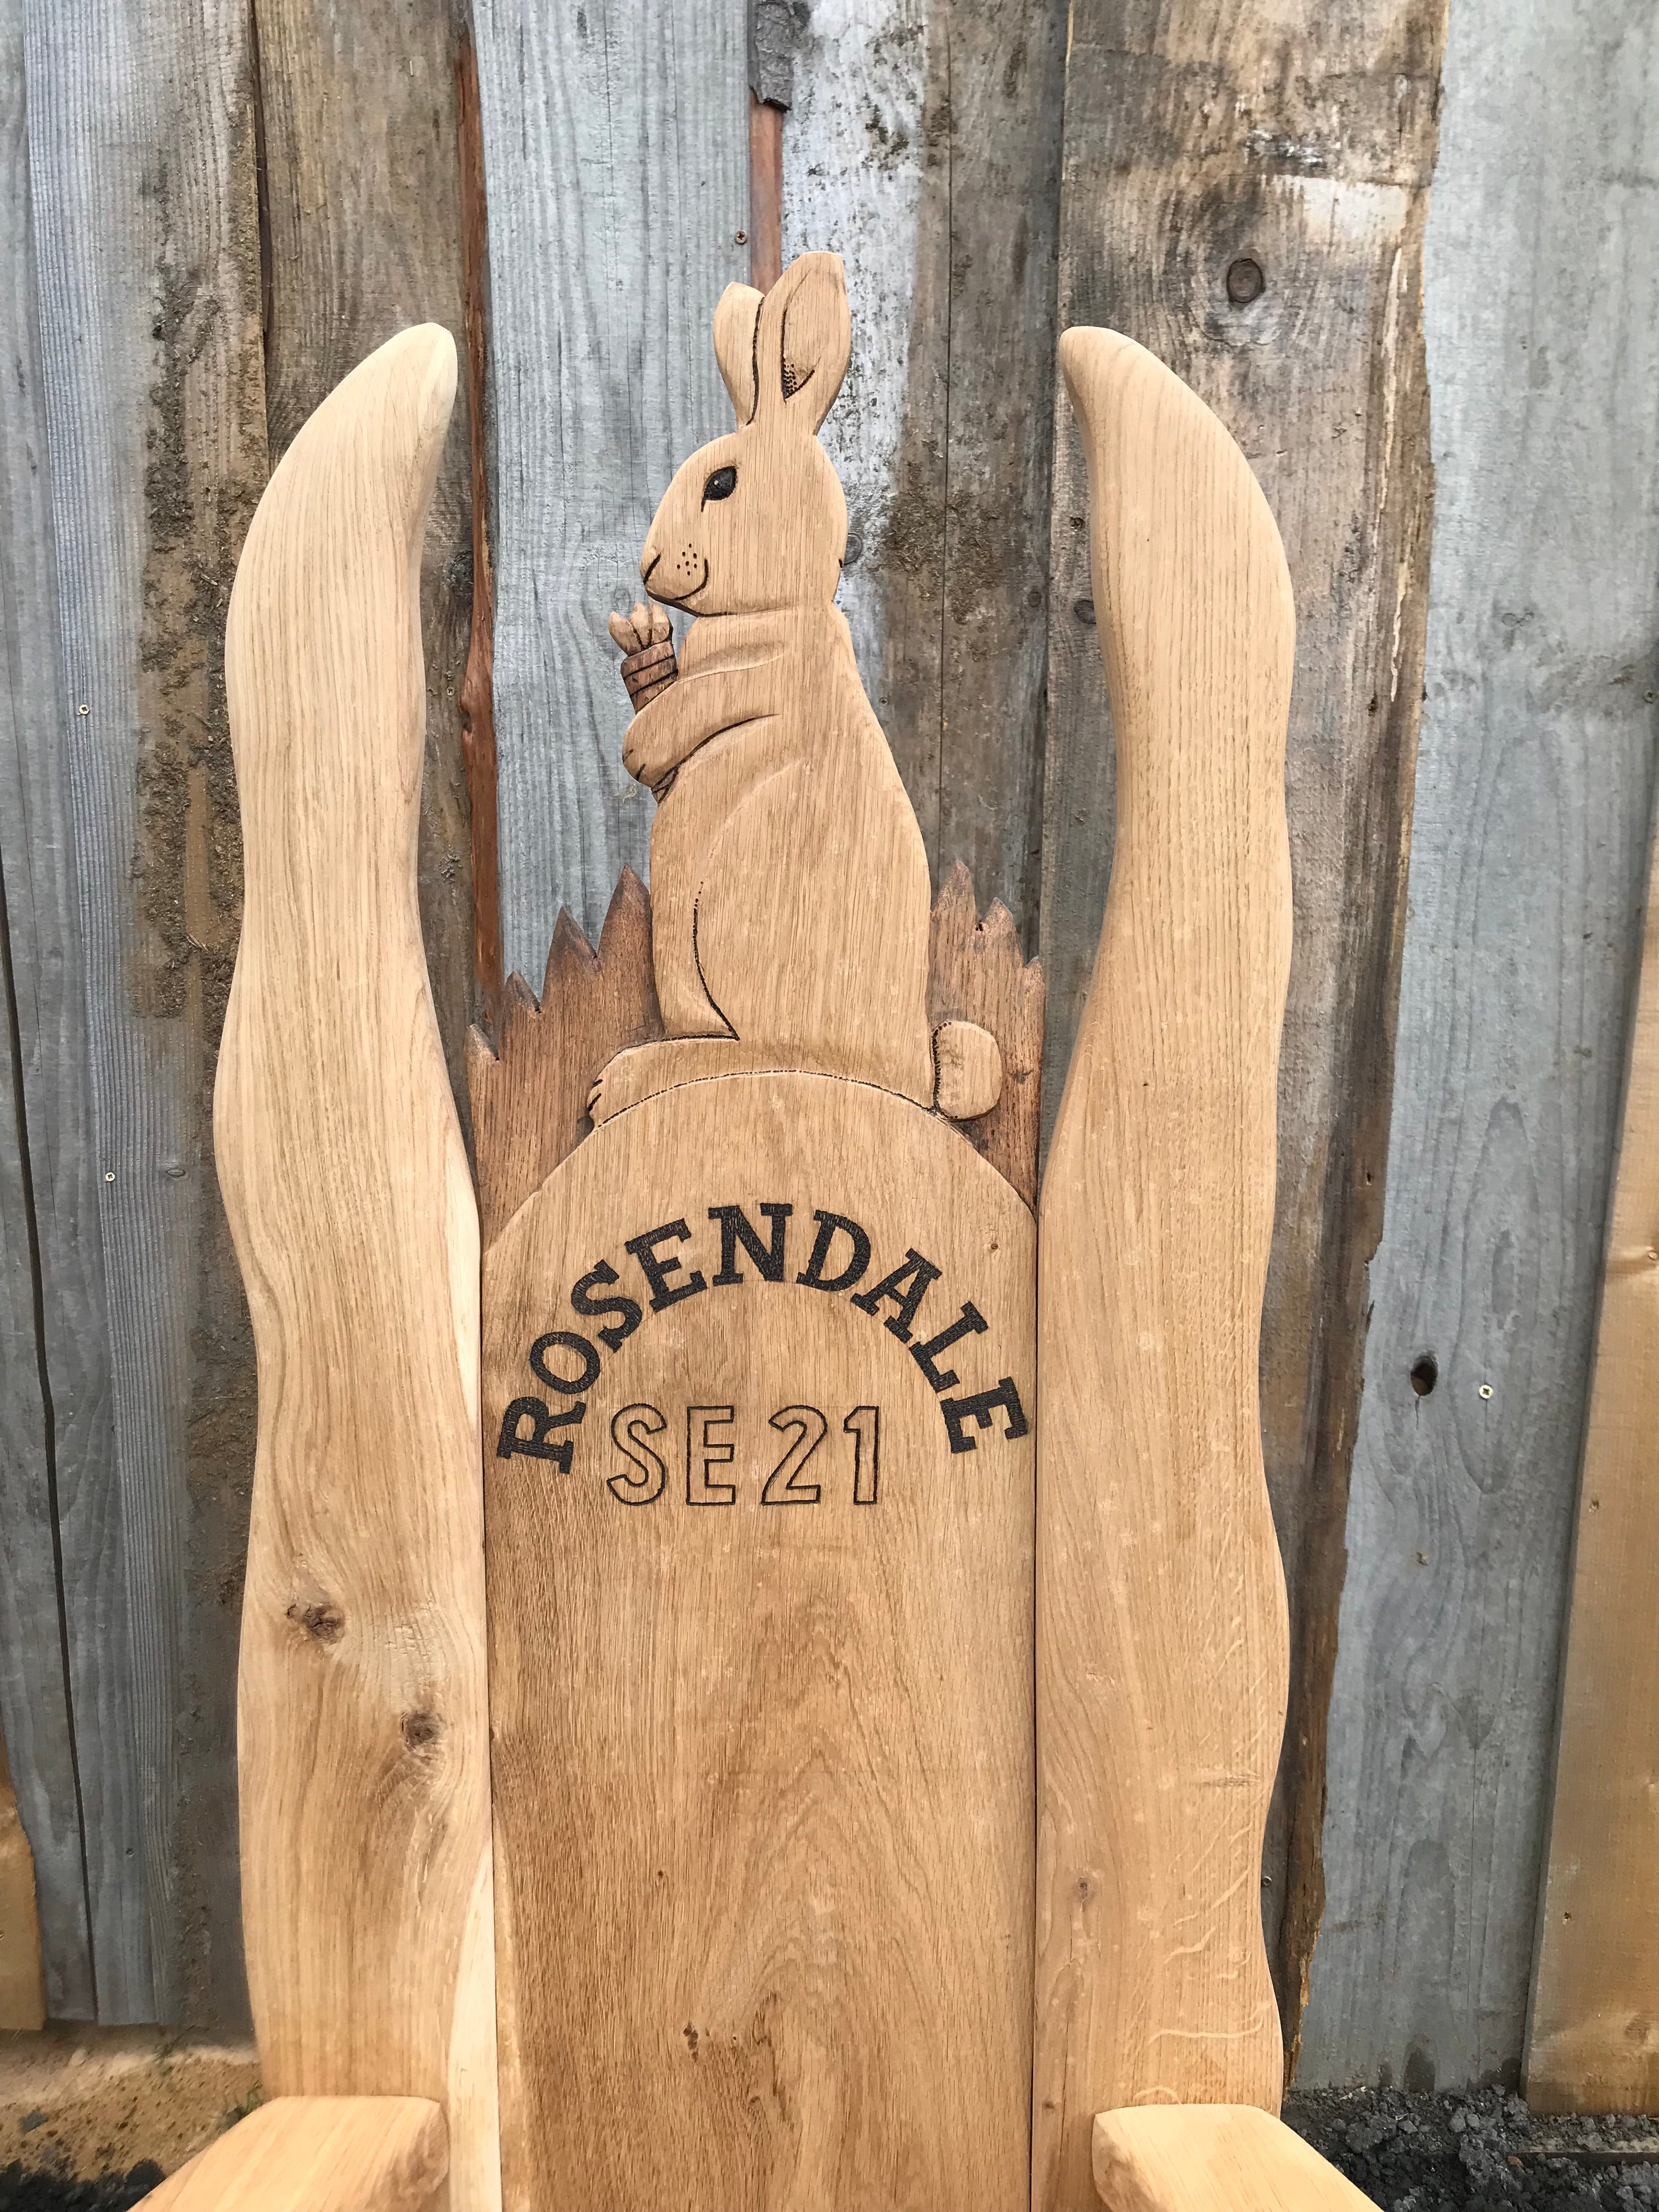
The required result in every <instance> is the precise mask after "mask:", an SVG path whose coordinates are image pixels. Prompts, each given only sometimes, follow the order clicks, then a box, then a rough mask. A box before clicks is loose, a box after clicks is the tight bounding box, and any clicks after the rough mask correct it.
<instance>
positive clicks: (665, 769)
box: [623, 707, 678, 799]
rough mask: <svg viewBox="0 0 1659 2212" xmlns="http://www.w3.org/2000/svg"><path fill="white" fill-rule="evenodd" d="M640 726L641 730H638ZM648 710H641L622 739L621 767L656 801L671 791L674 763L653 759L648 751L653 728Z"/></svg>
mask: <svg viewBox="0 0 1659 2212" xmlns="http://www.w3.org/2000/svg"><path fill="white" fill-rule="evenodd" d="M641 725H643V729H641ZM654 727H655V724H654V723H653V720H652V716H651V709H650V708H649V707H641V709H640V711H639V713H638V714H635V717H634V719H633V720H632V721H631V722H630V723H629V726H628V734H627V736H626V737H625V738H623V767H624V768H625V769H627V770H628V773H629V775H631V776H632V777H633V779H634V781H635V783H642V784H645V785H646V786H647V787H648V788H649V789H650V790H651V791H653V792H654V793H655V794H656V796H657V798H658V799H666V798H667V796H668V794H669V793H670V791H671V789H672V788H673V784H674V777H675V775H676V774H677V773H678V762H675V763H669V762H667V761H664V760H659V759H654V758H653V756H652V752H651V733H652V731H653V728H654Z"/></svg>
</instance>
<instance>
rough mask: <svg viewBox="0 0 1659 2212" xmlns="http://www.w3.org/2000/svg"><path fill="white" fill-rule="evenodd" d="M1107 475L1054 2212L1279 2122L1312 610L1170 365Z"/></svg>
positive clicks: (1075, 1184)
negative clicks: (1290, 1087) (1291, 1354)
mask: <svg viewBox="0 0 1659 2212" xmlns="http://www.w3.org/2000/svg"><path fill="white" fill-rule="evenodd" d="M1060 362H1061V365H1062V367H1063V368H1064V371H1065V375H1066V386H1067V388H1068V391H1069V392H1070V393H1071V396H1072V398H1073V404H1075V406H1076V409H1077V412H1078V416H1079V422H1080V423H1081V425H1082V429H1083V436H1084V444H1085V452H1086V454H1087V459H1088V469H1089V517H1090V542H1091V550H1092V556H1093V562H1092V579H1093V587H1094V596H1095V600H1096V604H1097V606H1098V608H1099V611H1100V620H1099V625H1098V629H1097V635H1098V636H1099V638H1100V641H1101V645H1102V649H1103V658H1104V662H1105V671H1106V679H1107V686H1108V690H1109V695H1110V697H1111V702H1112V708H1113V716H1114V721H1115V731H1116V738H1117V745H1118V758H1119V763H1120V769H1121V773H1120V775H1119V780H1118V787H1117V844H1116V860H1115V866H1114V869H1113V873H1112V885H1111V890H1110V894H1109V897H1108V899H1107V902H1106V914H1105V920H1104V923H1103V928H1102V933H1101V940H1100V950H1099V953H1098V955H1097V959H1096V962H1095V971H1094V977H1093V981H1092V985H1091V991H1090V994H1089V1000H1088V1005H1087V1007H1086V1009H1085V1015H1084V1020H1083V1025H1082V1028H1081V1030H1079V1036H1078V1042H1077V1046H1076V1049H1075V1051H1074V1053H1073V1060H1072V1067H1071V1072H1070V1074H1069V1075H1068V1077H1067V1079H1066V1095H1065V1097H1064V1098H1063V1099H1062V1100H1061V1102H1060V1115H1059V1119H1058V1121H1057V1123H1056V1126H1055V1129H1054V1145H1053V1147H1052V1150H1051V1152H1050V1154H1049V1158H1048V1169H1047V1172H1046V1174H1045V1176H1044V1179H1043V1184H1042V1207H1041V1231H1040V1237H1039V1252H1038V1262H1039V1266H1038V1292H1037V1310H1038V1316H1039V1331H1040V1338H1039V1358H1040V1361H1041V1373H1042V1395H1041V1398H1040V1401H1039V1405H1038V1419H1037V1547H1036V1569H1037V1644H1036V1680H1037V1711H1036V1719H1037V1869H1038V1872H1037V1935H1036V1954H1037V1966H1036V2075H1035V2081H1034V2086H1033V2142H1032V2203H1033V2205H1034V2206H1035V2207H1036V2212H1089V2208H1090V2207H1091V2204H1092V2202H1093V2188H1092V2184H1091V2176H1090V2162H1089V2161H1090V2134H1091V2128H1092V2125H1093V2121H1094V2116H1095V2114H1096V2113H1097V2112H1099V2111H1101V2110H1103V2109H1106V2108H1116V2107H1119V2106H1132V2105H1139V2104H1153V2103H1170V2104H1176V2105H1181V2104H1200V2105H1205V2104H1255V2105H1260V2106H1264V2107H1265V2108H1266V2109H1267V2111H1269V2112H1277V2110H1278V2106H1279V2091H1280V2087H1281V2081H1282V2067H1283V2053H1282V2050H1281V2046H1280V2042H1279V2017H1278V2013H1277V2010H1276V2008H1275V2006H1274V2002H1273V1984H1272V1982H1271V1980H1270V1978H1269V1976H1268V1970H1267V1953H1266V1948H1265V1946H1264V1944H1263V1942H1262V1930H1261V1909H1260V1904H1259V1899H1258V1894H1257V1884H1258V1881H1259V1879H1260V1872H1261V1841H1262V1830H1263V1824H1264V1822H1265V1820H1266V1818H1267V1802H1268V1798H1269V1796H1270V1794H1271V1791H1272V1789H1273V1775H1274V1771H1275V1769H1276V1767H1277V1764H1278V1759H1279V1739H1280V1735H1281V1731H1282V1729H1283V1727H1284V1720H1285V1663H1286V1629H1285V1582H1284V1575H1283V1571H1282V1570H1281V1567H1280V1564H1279V1546H1278V1542H1277V1541H1276V1538H1275V1536H1274V1532H1273V1516H1272V1511H1271V1509H1270V1506H1269V1504H1268V1498H1267V1485H1266V1483H1265V1481H1264V1480H1263V1475H1262V1463H1261V1400H1260V1395H1259V1374H1258V1366H1257V1350H1258V1346H1259V1343H1260V1336H1261V1299H1262V1286H1263V1283H1264V1281H1265V1279H1266V1275H1267V1252H1268V1240H1269V1237H1270V1235H1271V1232H1272V1227H1273V1133H1274V1132H1273V1115H1274V1097H1275V1083H1276V1077H1277V1073H1278V1059H1279V1024H1280V1021H1281V1019H1282V1018H1283V1012H1284V1006H1285V979H1286V975H1287V973H1288V970H1289V967H1290V959H1291V884H1290V854H1289V852H1288V849H1287V846H1286V839H1285V795H1284V770H1285V715H1286V712H1287V709H1288V705H1289V699H1290V689H1291V664H1292V659H1293V655H1294V650H1295V614H1294V610H1293V606H1292V603H1291V586H1290V579H1289V576H1288V575H1287V574H1286V571H1285V555H1284V550H1283V548H1282V546H1281V545H1280V544H1279V533H1278V532H1277V531H1276V529H1275V528H1274V526H1273V516H1272V514H1271V513H1269V511H1268V507H1267V501H1266V500H1265V499H1264V498H1263V496H1262V494H1261V488H1260V486H1259V485H1258V484H1257V483H1256V482H1255V477H1253V476H1252V475H1251V473H1250V470H1249V464H1248V463H1247V462H1246V460H1245V459H1244V457H1243V454H1242V453H1240V452H1239V450H1238V448H1237V447H1236V446H1235V445H1234V444H1233V442H1232V441H1231V439H1230V438H1229V437H1228V435H1227V434H1226V432H1225V430H1224V429H1223V428H1222V427H1221V425H1220V424H1219V423H1218V422H1217V420H1216V419H1215V417H1214V416H1212V414H1210V412H1209V411H1208V410H1207V409H1206V408H1205V407H1204V406H1203V404H1201V403H1200V401H1199V400H1198V399H1197V398H1195V397H1194V394H1193V393H1192V392H1189V391H1188V390H1187V388H1186V387H1185V386H1183V385H1182V383H1181V382H1180V381H1179V380H1178V379H1177V378H1176V377H1175V376H1173V375H1172V374H1170V371H1169V370H1168V369H1167V368H1164V367H1163V366H1162V364H1161V363H1159V362H1157V361H1156V360H1154V359H1153V358H1152V356H1151V355H1150V354H1148V353H1146V351H1145V350H1143V349H1141V348H1140V347H1139V346H1137V345H1134V344H1133V343H1131V342H1130V341H1129V340H1128V339H1127V338H1123V337H1119V336H1117V335H1116V334H1115V332H1112V331H1087V330H1085V331H1079V330H1073V331H1067V333H1066V336H1065V337H1063V338H1062V339H1061V341H1060Z"/></svg>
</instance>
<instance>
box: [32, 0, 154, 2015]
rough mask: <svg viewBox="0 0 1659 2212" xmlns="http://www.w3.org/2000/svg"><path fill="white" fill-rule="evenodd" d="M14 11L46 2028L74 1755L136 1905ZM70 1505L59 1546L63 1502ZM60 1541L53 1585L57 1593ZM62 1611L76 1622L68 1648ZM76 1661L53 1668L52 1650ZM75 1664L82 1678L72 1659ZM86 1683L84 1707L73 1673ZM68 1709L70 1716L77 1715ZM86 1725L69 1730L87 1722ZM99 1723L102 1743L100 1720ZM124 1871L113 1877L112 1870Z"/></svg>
mask: <svg viewBox="0 0 1659 2212" xmlns="http://www.w3.org/2000/svg"><path fill="white" fill-rule="evenodd" d="M32 197H33V196H32V192H31V189H30V182H29V173H28V139H27V80H26V75H25V70H24V60H23V15H22V9H21V5H20V4H18V0H7V4H5V5H3V6H0V210H3V220H0V320H3V323H4V325H5V328H6V329H7V331H9V333H10V334H11V344H10V349H9V354H8V361H9V374H7V375H6V377H5V378H4V379H3V380H0V517H3V527H0V607H3V609H4V616H3V618H0V920H3V930H0V965H3V970H4V983H5V991H6V1011H7V1036H6V1041H5V1048H4V1050H3V1051H0V1524H3V1526H4V1528H5V1531H6V1541H5V1542H4V1543H3V1545H0V1728H3V1730H4V1733H5V1736H6V1740H7V1742H8V1745H9V1754H10V1760H11V1770H12V1778H13V1782H14V1785H15V1790H16V1793H17V1797H18V1800H19V1803H20V1808H21V1816H22V1820H23V1823H24V1826H25V1830H26V1832H27V1835H28V1837H29V1838H30V1839H31V1842H32V1844H33V1856H34V1863H35V1882H36V1886H37V1894H38V1899H39V1912H40V1939H41V1944H42V1949H43V1953H44V1964H45V1972H46V1987H47V1993H48V1996H49V2000H50V2002H51V2007H52V2013H53V2015H54V2016H55V2017H56V2018H58V2019H59V2020H87V2019H90V2018H91V2017H92V2016H93V2015H94V2012H95V2011H96V2008H97V2007H96V1996H95V1976H94V1962H93V1950H94V1947H93V1942H92V1935H91V1928H90V1925H89V1918H88V1890H89V1888H90V1887H92V1886H93V1885H92V1884H90V1883H89V1882H88V1869H87V1866H86V1863H85V1858H84V1838H83V1836H82V1807H81V1802H80V1796H81V1792H80V1781H79V1777H78V1775H77V1771H76V1760H77V1756H78V1755H79V1753H81V1751H82V1749H84V1753H85V1755H86V1759H87V1764H88V1783H89V1784H91V1785H92V1786H93V1787H94V1789H97V1788H98V1786H99V1785H100V1784H102V1785H103V1787H102V1793H101V1795H100V1796H99V1797H98V1799H97V1801H96V1811H97V1813H98V1814H99V1815H100V1819H101V1824H102V1830H103V1833H104V1834H105V1835H106V1836H107V1838H108V1841H109V1844H110V1845H111V1847H112V1855H111V1856H106V1854H105V1852H104V1851H103V1850H101V1849H100V1850H99V1853H98V1858H97V1863H96V1866H95V1869H94V1881H95V1885H96V1890H97V1895H98V1907H97V1908H96V1909H95V1910H101V1911H102V1912H103V1913H104V1915H105V1916H106V1917H105V1918H104V1920H103V1922H102V1923H101V1925H100V1935H101V1936H102V1937H103V1939H104V1941H105V1942H108V1943H109V1944H110V1946H111V1948H112V1972H113V1971H114V1967H113V1952H114V1948H115V1946H116V1945H117V1944H118V1941H119V1929H120V1916H121V1911H122V1907H123V1905H124V1904H125V1905H131V1904H132V1903H133V1902H134V1901H135V1900H136V1899H142V1875H138V1876H137V1878H135V1875H134V1873H133V1871H132V1870H131V1866H130V1864H129V1865H124V1864H123V1860H124V1858H125V1855H126V1854H127V1853H128V1852H129V1851H131V1850H132V1849H133V1848H134V1847H135V1846H136V1845H137V1841H138V1794H137V1765H136V1761H135V1759H134V1758H133V1755H132V1752H131V1711H130V1705H129V1702H128V1695H127V1680H128V1670H127V1668H126V1667H125V1665H124V1664H123V1663H122V1654H123V1652H124V1650H125V1643H126V1618H125V1589H124V1588H123V1578H122V1554H121V1525H120V1514H121V1505H120V1494H119V1490H118V1484H117V1480H116V1474H115V1464H114V1438H113V1435H112V1428H111V1418H110V1395H109V1390H110V1378H109V1343H108V1323H107V1319H106V1309H105V1299H104V1272H103V1250H102V1245H101V1243H100V1237H99V1233H98V1199H97V1164H96V1158H95V1147H94V1139H93V1133H92V1129H91V1126H90V1122H91V1115H90V1101H89V1099H88V1085H89V1081H90V1067H89V1060H90V1050H91V1048H90V1042H89V1039H88V1033H87V1019H86V1006H85V1001H84V998H83V996H82V990H81V987H80V979H81V972H82V971H81V941H80V939H81V928H80V915H79V911H78V908H77V903H76V879H75V869H74V865H73V834H74V833H73V830H72V828H71V826H70V793H69V787H68V780H67V773H66V767H65V763H64V757H63V750H62V746H61V744H58V743H57V742H54V739H55V738H58V737H59V736H61V733H62V732H64V730H65V729H66V728H67V726H68V723H69V714H70V709H69V706H68V702H67V701H66V699H65V697H64V675H63V659H62V654H61V652H60V649H59V647H60V635H59V628H58V615H59V609H58V576H57V564H56V562H55V559H54V557H53V547H52V490H51V474H50V464H49V459H48V455H47V449H46V411H45V397H44V392H43V389H42V367H41V359H40V313H39V301H38V297H37V289H36V281H35V270H34V226H33V207H32ZM66 1500H67V1501H68V1502H69V1505H70V1529H69V1534H68V1538H67V1541H65V1539H64V1504H65V1501H66ZM60 1552H61V1555H62V1559H63V1567H64V1587H63V1588H61V1589H60V1585H59V1571H58V1557H59V1553H60ZM71 1611H72V1612H73V1613H74V1616H75V1621H76V1633H75V1634H74V1636H73V1637H70V1636H68V1635H66V1633H65V1632H66V1629H67V1627H68V1623H69V1619H70V1613H71ZM66 1649H67V1653H68V1656H69V1658H70V1662H71V1664H70V1667H68V1668H66V1666H65V1654H66ZM77 1665H78V1668H79V1669H80V1672H79V1675H78V1683H76V1674H75V1672H74V1669H75V1668H76V1666H77ZM72 1683H76V1686H78V1690H79V1692H80V1695H79V1699H78V1701H77V1699H76V1695H75V1694H74V1691H73V1690H72V1687H71V1684H72ZM77 1702H79V1704H80V1706H81V1710H80V1712H79V1714H78V1716H77V1714H76V1703H77ZM77 1717H78V1721H79V1727H80V1731H81V1735H82V1737H83V1739H84V1742H83V1744H82V1741H79V1740H77V1732H76V1722H77ZM105 1722H106V1723H108V1724H109V1725H110V1735H109V1737H108V1739H107V1740H106V1738H105V1736H104V1734H103V1728H102V1725H101V1724H100V1723H105ZM112 1875H113V1876H114V1880H113V1882H112V1881H111V1876H112Z"/></svg>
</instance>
